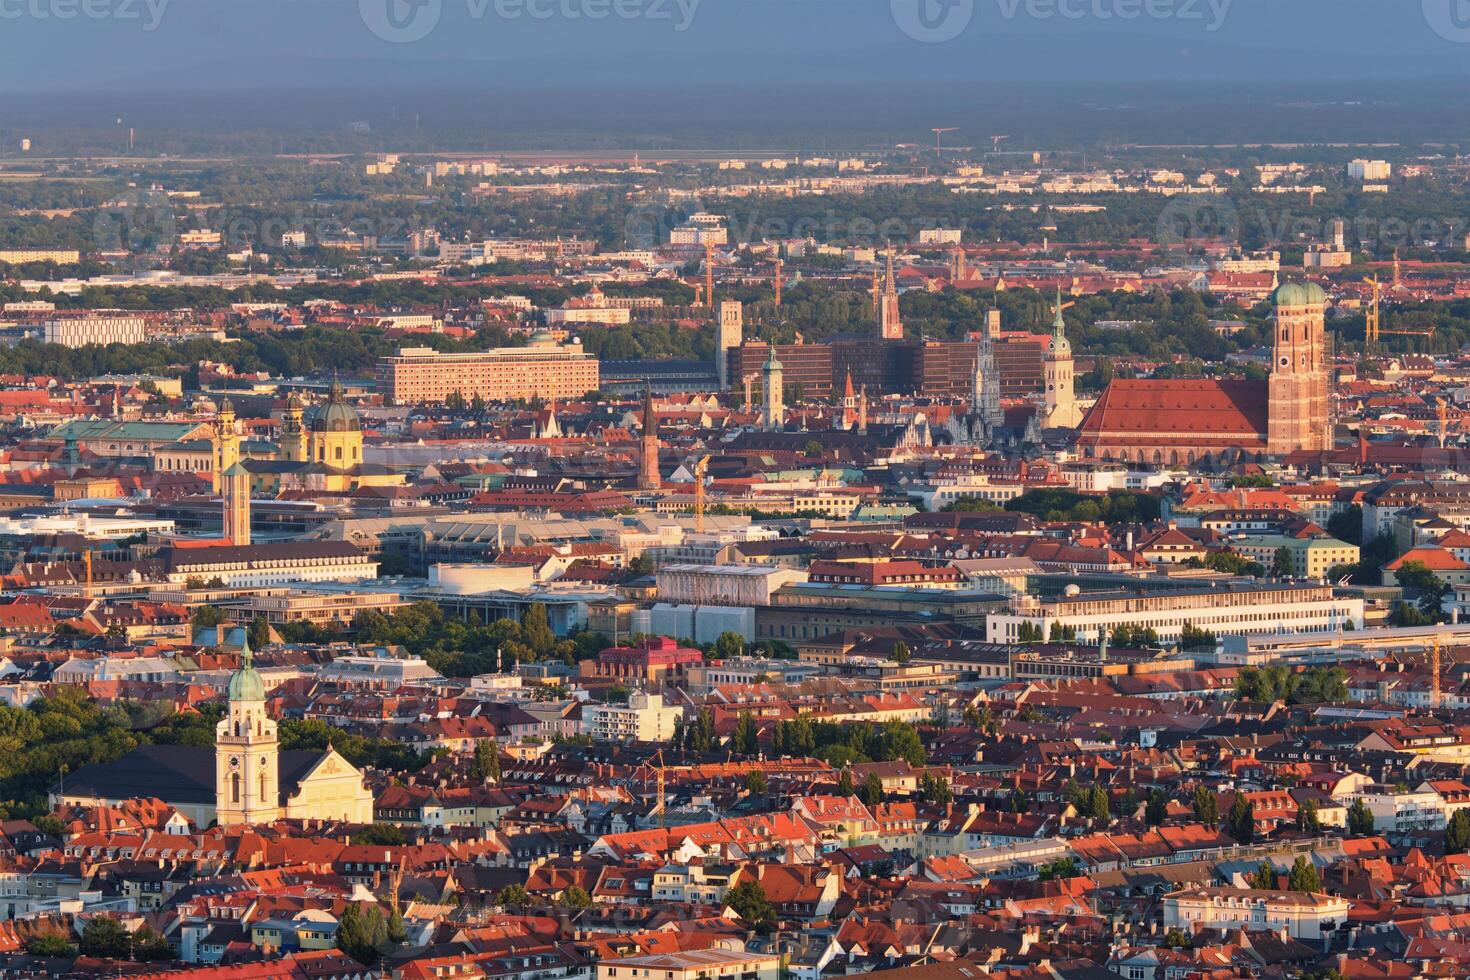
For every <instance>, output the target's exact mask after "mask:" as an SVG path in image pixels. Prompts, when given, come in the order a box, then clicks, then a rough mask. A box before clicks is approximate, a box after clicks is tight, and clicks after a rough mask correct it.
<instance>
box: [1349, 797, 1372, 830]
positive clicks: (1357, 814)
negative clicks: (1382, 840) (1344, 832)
mask: <svg viewBox="0 0 1470 980" xmlns="http://www.w3.org/2000/svg"><path fill="white" fill-rule="evenodd" d="M1347 826H1348V833H1349V834H1351V835H1352V836H1353V837H1367V836H1369V835H1370V834H1372V833H1373V811H1372V810H1369V809H1368V805H1367V804H1366V803H1364V802H1363V801H1362V800H1354V801H1353V805H1352V806H1350V807H1348V812H1347Z"/></svg>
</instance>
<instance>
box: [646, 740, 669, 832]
mask: <svg viewBox="0 0 1470 980" xmlns="http://www.w3.org/2000/svg"><path fill="white" fill-rule="evenodd" d="M655 759H656V760H658V768H657V769H654V770H653V772H654V780H655V782H656V783H657V785H658V829H659V830H663V829H664V822H665V821H664V787H665V780H666V779H667V778H668V777H667V776H666V774H665V772H664V770H665V769H667V768H668V767H667V766H666V765H665V763H664V750H663V749H659V750H658V751H657V752H655V753H654V754H653V759H649V760H648V764H649V766H650V767H651V766H652V765H653V762H654V760H655Z"/></svg>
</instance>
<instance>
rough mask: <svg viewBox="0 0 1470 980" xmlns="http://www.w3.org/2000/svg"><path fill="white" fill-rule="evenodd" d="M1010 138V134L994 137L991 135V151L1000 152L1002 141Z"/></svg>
mask: <svg viewBox="0 0 1470 980" xmlns="http://www.w3.org/2000/svg"><path fill="white" fill-rule="evenodd" d="M1008 139H1010V137H1009V136H992V137H990V152H991V153H999V152H1000V145H1001V144H1002V143H1004V142H1005V141H1006V140H1008Z"/></svg>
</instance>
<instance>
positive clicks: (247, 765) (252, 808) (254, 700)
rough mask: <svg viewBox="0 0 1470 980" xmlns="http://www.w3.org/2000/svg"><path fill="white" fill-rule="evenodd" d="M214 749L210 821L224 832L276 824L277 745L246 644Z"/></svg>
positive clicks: (278, 788) (278, 794) (262, 688)
mask: <svg viewBox="0 0 1470 980" xmlns="http://www.w3.org/2000/svg"><path fill="white" fill-rule="evenodd" d="M214 744H215V750H214V753H215V761H214V780H215V796H214V800H215V803H214V813H215V821H216V822H217V823H218V824H219V825H220V826H222V827H228V826H235V825H239V824H262V823H271V822H272V821H274V820H278V819H280V816H281V785H280V742H279V740H278V739H277V737H276V723H275V720H274V719H273V718H271V716H270V715H269V714H268V713H267V712H266V709H265V682H264V681H263V680H261V677H260V673H259V672H258V671H257V670H256V669H255V664H254V657H253V656H252V654H251V652H250V644H249V642H248V641H247V642H246V643H245V644H244V645H242V646H241V648H240V669H239V670H237V671H235V673H234V675H233V676H232V677H231V678H230V687H229V709H228V710H227V712H226V713H225V717H224V718H223V719H222V720H221V721H220V723H219V724H218V725H216V726H215V735H214Z"/></svg>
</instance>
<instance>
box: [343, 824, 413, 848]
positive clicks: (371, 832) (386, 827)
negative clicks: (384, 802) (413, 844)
mask: <svg viewBox="0 0 1470 980" xmlns="http://www.w3.org/2000/svg"><path fill="white" fill-rule="evenodd" d="M352 843H354V844H370V845H372V846H374V847H402V846H403V845H404V844H407V843H408V836H407V835H406V834H404V832H403V828H402V827H399V826H398V825H396V824H391V823H375V824H372V825H370V826H367V827H364V828H363V829H362V830H359V831H358V832H357V833H355V834H353V835H352Z"/></svg>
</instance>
